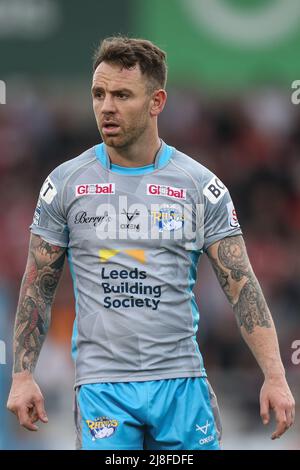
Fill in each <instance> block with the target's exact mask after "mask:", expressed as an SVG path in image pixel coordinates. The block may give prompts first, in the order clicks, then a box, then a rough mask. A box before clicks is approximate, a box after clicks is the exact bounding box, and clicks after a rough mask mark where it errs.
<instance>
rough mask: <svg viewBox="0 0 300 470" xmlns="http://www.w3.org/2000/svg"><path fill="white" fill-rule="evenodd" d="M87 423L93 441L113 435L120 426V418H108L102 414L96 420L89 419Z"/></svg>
mask: <svg viewBox="0 0 300 470" xmlns="http://www.w3.org/2000/svg"><path fill="white" fill-rule="evenodd" d="M86 424H87V425H88V428H89V430H90V433H91V435H92V441H95V440H96V439H104V438H106V437H110V436H112V435H113V434H114V433H115V431H116V429H117V428H118V426H119V422H118V420H116V419H111V418H108V417H107V416H101V417H100V418H96V419H94V420H92V419H87V420H86Z"/></svg>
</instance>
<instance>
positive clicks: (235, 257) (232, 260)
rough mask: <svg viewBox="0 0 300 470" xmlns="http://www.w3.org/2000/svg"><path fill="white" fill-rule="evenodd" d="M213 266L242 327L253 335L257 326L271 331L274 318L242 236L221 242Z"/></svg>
mask: <svg viewBox="0 0 300 470" xmlns="http://www.w3.org/2000/svg"><path fill="white" fill-rule="evenodd" d="M209 256H210V258H211V260H212V265H213V268H214V270H215V273H216V275H217V278H218V280H219V282H220V285H221V287H222V289H223V291H224V292H225V294H226V296H227V298H228V300H229V302H230V303H231V304H232V307H233V310H234V313H235V315H236V318H237V321H238V323H239V325H240V326H243V327H244V328H245V330H246V332H247V333H249V334H251V333H253V331H254V328H255V327H256V326H260V327H265V328H271V326H272V324H271V315H270V312H269V309H268V306H267V304H266V301H265V298H264V296H263V293H262V290H261V287H260V285H259V283H258V281H257V279H256V277H255V274H254V273H253V270H252V268H251V265H250V262H249V259H248V256H247V253H246V249H245V245H244V242H243V239H242V237H241V236H235V237H227V238H224V239H223V240H221V241H220V242H219V245H218V250H217V258H215V257H213V256H212V254H211V253H210V254H209Z"/></svg>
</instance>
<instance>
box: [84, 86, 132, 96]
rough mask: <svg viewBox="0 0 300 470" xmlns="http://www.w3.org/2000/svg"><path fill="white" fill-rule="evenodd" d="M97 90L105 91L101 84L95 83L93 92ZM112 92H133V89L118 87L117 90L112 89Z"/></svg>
mask: <svg viewBox="0 0 300 470" xmlns="http://www.w3.org/2000/svg"><path fill="white" fill-rule="evenodd" d="M97 91H103V88H102V87H101V86H99V85H94V86H92V93H95V92H97ZM110 93H113V94H115V93H131V94H132V90H130V89H129V88H116V89H115V90H111V91H110Z"/></svg>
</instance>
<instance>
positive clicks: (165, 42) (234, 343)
mask: <svg viewBox="0 0 300 470" xmlns="http://www.w3.org/2000/svg"><path fill="white" fill-rule="evenodd" d="M116 33H123V34H129V35H131V36H142V37H146V38H148V39H150V40H153V41H154V42H157V43H158V45H159V46H161V47H162V48H163V49H165V50H166V51H167V53H168V63H169V82H168V93H169V99H168V103H167V107H166V109H165V111H164V113H163V115H162V116H161V118H160V133H161V137H162V138H163V139H164V140H166V141H167V142H168V143H170V144H171V145H174V146H176V147H178V148H179V149H181V150H183V151H184V152H186V153H187V154H190V155H191V156H193V157H194V158H195V159H196V160H198V161H200V162H201V163H203V164H204V165H206V166H207V167H208V168H210V169H211V170H212V171H214V172H216V174H217V175H218V176H219V177H220V178H221V179H222V180H223V181H224V183H225V184H226V185H227V186H228V187H229V188H230V191H231V194H232V197H233V200H234V202H235V206H236V209H237V212H238V216H239V219H240V222H241V225H242V228H243V231H244V236H245V239H246V243H247V246H248V251H249V255H250V258H251V260H252V263H253V266H254V269H255V271H256V273H257V276H258V278H259V280H260V282H261V284H262V287H263V289H264V293H265V295H266V297H267V300H268V302H269V305H270V308H271V311H272V314H273V316H274V320H275V323H276V326H277V329H278V335H279V341H280V347H281V353H282V357H283V361H284V365H285V367H286V372H287V376H288V380H289V382H290V386H291V388H292V390H293V393H294V395H295V397H296V401H297V400H298V416H297V418H296V423H295V426H294V428H293V429H291V430H290V431H289V432H288V433H287V434H286V435H285V436H283V437H282V438H281V439H280V440H277V441H275V442H273V441H271V440H270V435H271V431H272V429H273V427H274V426H275V423H274V421H273V422H272V425H270V426H268V427H267V428H264V427H263V425H262V424H261V421H260V416H259V390H260V386H261V384H262V374H261V372H260V371H259V369H258V366H257V365H256V362H255V361H254V359H253V358H252V356H251V353H250V352H249V351H248V349H247V347H246V345H245V344H244V342H243V340H242V339H241V336H240V334H239V331H238V329H237V326H236V323H235V319H234V316H233V313H232V311H231V309H230V308H229V306H228V304H227V302H226V299H225V297H224V295H223V293H222V292H221V290H220V288H219V287H218V285H217V281H216V280H215V278H214V274H213V272H212V270H211V268H210V266H209V264H208V263H207V261H206V259H205V257H203V260H202V263H200V265H201V266H200V270H199V281H198V284H197V286H196V288H195V292H196V296H197V299H198V302H199V305H200V312H201V319H200V327H199V336H198V340H199V344H200V349H201V351H202V353H203V355H204V361H205V365H206V368H207V370H208V374H209V379H210V381H211V383H212V385H213V387H214V389H215V391H216V393H217V396H218V399H219V405H220V408H221V414H222V418H223V432H224V438H223V447H224V449H300V418H299V398H300V397H299V395H300V393H299V392H300V378H299V370H300V369H299V368H300V365H296V364H293V363H292V360H291V356H292V353H293V350H292V343H293V341H294V340H297V339H298V340H300V320H299V318H300V317H299V312H300V250H299V230H300V106H296V105H293V104H292V102H291V94H292V89H291V84H292V82H293V81H294V80H297V79H300V55H299V44H300V41H299V40H300V1H299V0H285V1H284V2H283V1H282V0H248V1H246V0H164V1H160V0H151V1H150V0H144V1H141V0H114V2H104V1H102V0H86V1H85V2H81V1H78V0H0V80H3V81H5V83H6V87H7V89H6V91H7V95H6V102H7V103H6V104H3V105H2V104H1V105H0V178H1V184H0V217H1V244H0V266H1V267H0V340H2V341H5V343H6V365H4V364H0V423H1V426H0V448H1V449H72V448H73V447H74V429H73V415H72V385H73V365H72V362H71V358H70V336H71V327H72V322H73V318H74V304H73V296H72V286H71V280H70V275H69V271H68V267H66V268H65V274H64V278H63V280H62V282H61V284H60V287H59V291H58V294H57V298H56V302H55V306H54V308H53V321H52V326H51V331H50V334H49V336H48V339H47V341H46V344H45V345H44V348H43V351H42V354H41V358H40V361H39V364H38V367H37V371H36V379H37V381H38V383H39V384H40V386H41V389H42V391H43V393H44V396H45V399H46V407H47V411H48V416H49V423H48V425H46V426H42V425H41V429H40V431H39V432H38V433H35V434H32V433H30V432H28V431H25V430H23V429H22V428H20V427H19V426H18V425H17V421H16V419H15V417H14V416H13V415H11V414H10V413H9V412H7V411H6V408H5V405H6V400H7V395H8V391H9V387H10V375H11V368H12V344H11V339H12V332H13V322H14V315H15V308H16V302H17V297H18V291H19V285H20V281H21V277H22V275H23V271H24V267H25V261H26V256H27V246H28V239H29V230H28V226H29V225H30V223H31V220H32V215H33V211H34V208H35V204H36V200H37V197H38V192H39V189H40V186H41V184H42V182H43V180H44V179H45V178H46V176H47V175H48V173H49V172H50V171H51V170H52V169H53V168H54V167H55V166H57V165H58V164H60V163H61V162H63V161H65V160H67V159H70V158H72V157H74V156H76V155H78V154H79V153H81V152H82V151H83V150H84V149H86V148H88V147H90V146H92V145H94V144H95V143H97V142H99V135H98V131H97V128H96V125H95V123H94V117H93V114H92V107H91V99H90V81H91V56H92V54H93V51H94V49H95V47H96V46H97V45H98V43H99V41H100V39H101V38H104V37H106V36H108V35H112V34H116Z"/></svg>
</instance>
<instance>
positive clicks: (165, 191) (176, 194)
mask: <svg viewBox="0 0 300 470" xmlns="http://www.w3.org/2000/svg"><path fill="white" fill-rule="evenodd" d="M147 194H148V196H167V197H171V198H173V199H186V189H185V188H174V187H173V186H163V185H161V184H147Z"/></svg>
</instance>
